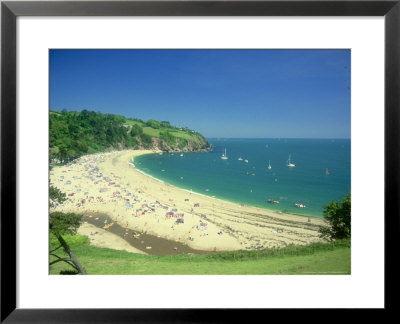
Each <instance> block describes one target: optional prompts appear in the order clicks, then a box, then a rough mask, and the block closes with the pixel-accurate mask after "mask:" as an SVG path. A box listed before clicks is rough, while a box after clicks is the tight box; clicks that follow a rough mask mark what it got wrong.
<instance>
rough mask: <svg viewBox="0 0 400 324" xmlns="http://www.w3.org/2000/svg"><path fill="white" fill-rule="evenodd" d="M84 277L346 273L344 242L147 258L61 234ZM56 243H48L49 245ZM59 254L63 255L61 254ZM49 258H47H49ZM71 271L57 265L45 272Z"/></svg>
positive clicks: (347, 247) (347, 244)
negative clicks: (88, 275) (82, 268)
mask: <svg viewBox="0 0 400 324" xmlns="http://www.w3.org/2000/svg"><path fill="white" fill-rule="evenodd" d="M65 240H66V241H67V242H68V243H69V245H70V247H71V249H72V251H73V252H74V253H75V255H76V257H77V258H78V260H79V262H80V263H81V264H82V266H83V267H84V268H85V270H86V271H87V273H88V274H95V275H101V274H102V275H106V274H107V275H108V274H110V275H111V274H121V275H122V274H124V275H125V274H139V275H144V274H154V275H161V274H177V275H184V274H189V275H201V274H205V275H217V274H220V275H231V274H232V275H245V274H251V275H260V274H272V275H276V274H296V275H302V274H350V273H351V272H350V269H351V262H350V260H351V258H350V241H348V240H344V241H337V242H332V243H324V244H322V243H317V244H312V245H309V246H297V247H296V246H289V247H287V248H283V249H270V250H263V251H236V252H226V253H217V254H207V255H176V256H149V255H141V254H134V253H128V252H124V251H117V250H111V249H104V248H97V247H93V246H90V245H89V243H88V242H89V241H88V239H87V237H85V236H79V235H76V236H65ZM55 244H56V240H55V239H54V238H53V239H51V240H50V245H51V247H52V246H55ZM58 251H59V253H58V254H59V255H60V256H66V255H65V253H64V252H63V251H61V250H58ZM51 260H52V257H51ZM71 269H72V268H71V267H70V266H69V265H67V264H65V263H63V262H59V263H56V264H54V265H52V266H51V267H50V274H59V273H60V271H66V270H71Z"/></svg>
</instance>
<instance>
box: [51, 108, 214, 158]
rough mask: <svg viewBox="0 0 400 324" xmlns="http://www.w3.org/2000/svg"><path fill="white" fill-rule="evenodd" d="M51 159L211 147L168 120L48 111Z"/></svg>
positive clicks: (203, 139)
mask: <svg viewBox="0 0 400 324" xmlns="http://www.w3.org/2000/svg"><path fill="white" fill-rule="evenodd" d="M49 129H50V160H51V161H53V160H59V161H68V160H71V159H75V158H77V157H80V156H82V155H85V154H92V153H96V152H104V151H107V150H122V149H160V150H162V151H199V150H207V149H209V148H210V145H209V144H208V142H207V140H206V139H205V138H204V136H202V135H201V134H200V133H198V132H195V131H194V130H191V129H189V128H187V127H177V126H172V125H171V124H170V123H169V122H168V121H161V122H160V121H157V120H153V119H151V120H148V121H147V122H145V121H143V120H141V119H137V118H125V117H124V116H120V115H114V114H102V113H99V112H94V111H87V110H83V111H81V112H76V111H66V110H63V111H50V117H49Z"/></svg>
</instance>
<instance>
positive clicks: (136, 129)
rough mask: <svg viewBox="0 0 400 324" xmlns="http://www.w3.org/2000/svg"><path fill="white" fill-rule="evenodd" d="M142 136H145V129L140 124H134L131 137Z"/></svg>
mask: <svg viewBox="0 0 400 324" xmlns="http://www.w3.org/2000/svg"><path fill="white" fill-rule="evenodd" d="M140 134H143V128H142V127H140V126H139V125H138V124H134V125H133V126H132V129H131V136H138V135H140Z"/></svg>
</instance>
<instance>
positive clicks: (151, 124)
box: [146, 119, 161, 129]
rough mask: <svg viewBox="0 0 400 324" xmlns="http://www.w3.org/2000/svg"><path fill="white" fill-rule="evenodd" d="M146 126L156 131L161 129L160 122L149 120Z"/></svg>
mask: <svg viewBox="0 0 400 324" xmlns="http://www.w3.org/2000/svg"><path fill="white" fill-rule="evenodd" d="M146 125H147V126H149V127H151V128H154V129H159V128H160V127H161V123H160V122H159V121H158V120H154V119H149V120H148V121H147V122H146Z"/></svg>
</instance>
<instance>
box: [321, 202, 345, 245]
mask: <svg viewBox="0 0 400 324" xmlns="http://www.w3.org/2000/svg"><path fill="white" fill-rule="evenodd" d="M324 218H325V220H326V221H327V222H328V224H329V225H328V226H323V227H321V228H320V236H321V237H322V238H325V239H328V240H335V239H344V238H350V237H351V195H350V194H348V195H346V196H345V197H344V198H343V199H341V200H340V201H338V202H335V201H332V202H331V203H330V204H328V205H325V206H324Z"/></svg>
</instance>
